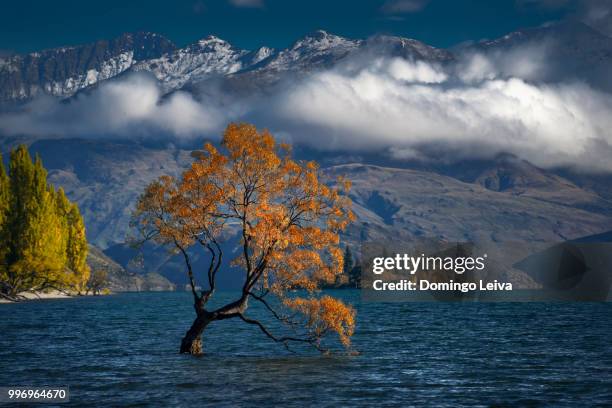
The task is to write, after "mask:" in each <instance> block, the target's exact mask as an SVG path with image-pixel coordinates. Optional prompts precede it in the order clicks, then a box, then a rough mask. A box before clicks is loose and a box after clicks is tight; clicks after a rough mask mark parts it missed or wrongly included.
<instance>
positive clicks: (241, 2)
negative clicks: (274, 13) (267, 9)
mask: <svg viewBox="0 0 612 408" xmlns="http://www.w3.org/2000/svg"><path fill="white" fill-rule="evenodd" d="M229 3H230V4H231V5H232V6H234V7H244V8H262V7H263V6H264V2H263V0H229Z"/></svg>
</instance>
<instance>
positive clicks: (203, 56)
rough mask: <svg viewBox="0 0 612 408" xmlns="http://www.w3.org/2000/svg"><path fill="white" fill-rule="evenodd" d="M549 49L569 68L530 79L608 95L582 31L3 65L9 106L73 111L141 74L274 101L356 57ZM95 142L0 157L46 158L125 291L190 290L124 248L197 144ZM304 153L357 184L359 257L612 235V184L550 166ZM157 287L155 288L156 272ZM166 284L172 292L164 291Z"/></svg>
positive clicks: (313, 39)
mask: <svg viewBox="0 0 612 408" xmlns="http://www.w3.org/2000/svg"><path fill="white" fill-rule="evenodd" d="M541 44H547V47H546V50H547V54H546V58H550V59H551V60H559V61H564V63H562V64H553V66H555V67H557V68H555V69H554V70H549V71H546V72H534V73H531V74H532V78H531V80H533V81H540V82H554V81H559V80H562V79H564V78H579V79H581V80H584V81H586V82H589V83H591V84H593V86H597V87H598V88H599V89H602V90H604V91H606V90H609V89H607V88H608V87H609V86H610V85H609V84H610V83H612V81H610V80H609V79H612V78H611V77H610V75H611V74H610V73H611V72H612V39H611V38H609V37H607V36H605V35H603V34H601V33H599V32H597V31H595V30H593V29H591V28H590V27H588V26H586V25H583V24H579V23H563V24H557V25H550V26H546V27H539V28H535V29H527V30H520V31H517V32H514V33H510V34H508V35H506V36H504V37H502V38H499V39H496V40H483V41H479V42H476V43H472V44H463V45H460V46H457V47H455V48H452V49H439V48H435V47H432V46H429V45H427V44H424V43H422V42H419V41H417V40H413V39H407V38H400V37H393V36H383V35H378V36H374V37H371V38H369V39H363V40H361V39H347V38H343V37H339V36H336V35H333V34H330V33H327V32H325V31H317V32H314V33H312V34H309V35H307V36H306V37H304V38H302V39H299V40H297V41H296V42H294V43H293V44H292V45H291V46H290V47H288V48H286V49H282V50H274V49H272V48H268V47H261V48H259V49H257V50H253V51H249V50H242V49H239V48H236V47H234V46H233V45H231V44H229V43H228V42H226V41H224V40H222V39H219V38H217V37H214V36H208V37H206V38H204V39H202V40H199V41H197V42H195V43H193V44H189V45H187V46H185V47H182V48H179V47H177V46H176V45H174V44H173V43H172V42H171V41H169V40H168V39H166V38H164V37H163V36H161V35H158V34H154V33H135V34H124V35H122V36H120V37H119V38H116V39H114V40H110V41H106V40H103V41H98V42H96V43H93V44H87V45H82V46H74V47H62V48H56V49H51V50H45V51H40V52H36V53H30V54H27V55H13V56H9V57H2V58H0V109H3V110H13V109H20V107H21V106H23V105H24V104H26V103H27V102H29V101H31V100H33V99H35V98H37V97H41V96H48V97H53V98H59V99H62V100H65V101H70V98H72V97H74V96H75V95H77V94H78V93H80V92H89V91H90V90H92V89H95V87H97V86H98V85H99V84H101V83H104V82H108V81H114V80H116V79H117V78H121V77H122V76H124V75H127V74H129V73H132V72H148V73H149V74H150V75H152V76H154V77H155V78H156V79H157V81H158V82H159V84H160V88H161V89H162V92H163V93H164V94H171V93H172V92H175V91H178V90H183V91H188V92H189V93H190V94H192V95H194V97H195V98H199V97H201V96H202V95H203V94H205V93H206V92H207V91H208V89H209V87H210V86H212V85H211V84H212V83H213V82H214V86H221V87H222V88H223V89H224V90H225V91H227V92H230V93H232V94H234V95H249V94H250V93H252V92H257V91H264V92H265V90H266V89H267V88H268V87H270V86H274V85H276V84H278V83H280V82H281V81H283V80H285V79H287V78H292V77H301V76H307V75H309V74H310V73H312V72H317V71H318V70H321V69H326V68H331V67H334V66H337V65H338V64H340V63H342V61H346V60H347V59H348V58H349V57H351V58H373V57H376V56H393V57H398V58H403V59H406V60H410V61H427V62H430V63H435V64H439V65H444V66H448V67H453V66H459V65H460V64H462V61H464V60H465V58H467V56H469V55H471V54H473V53H483V54H485V55H490V56H492V57H493V59H495V56H496V55H499V53H500V52H501V51H502V50H503V52H504V55H512V50H514V49H518V48H521V49H524V48H530V47H536V46H538V45H541ZM509 65H510V64H509ZM507 74H508V75H509V76H512V75H513V74H514V73H513V72H511V71H508V73H507ZM88 136H89V135H83V138H69V139H68V138H63V137H58V136H56V135H49V136H47V137H26V136H23V137H22V136H14V137H11V138H8V137H2V138H1V142H0V147H1V150H2V151H3V152H6V151H7V150H8V149H9V148H11V147H12V146H14V145H16V144H17V143H24V142H25V143H27V144H29V145H30V148H31V150H32V151H33V152H35V153H37V154H39V155H40V156H41V158H42V160H43V163H44V165H45V167H46V168H48V169H49V179H50V181H51V182H52V183H53V184H55V185H57V186H62V187H63V188H64V189H65V190H66V192H67V194H68V196H69V197H70V198H71V199H72V200H76V201H77V202H78V203H79V206H80V208H81V211H82V213H83V215H84V218H85V221H86V225H87V233H88V237H89V240H90V241H91V243H92V244H94V245H95V247H96V248H95V249H93V251H92V253H93V254H94V255H96V258H97V259H98V262H100V261H99V260H100V259H102V258H103V257H105V256H108V257H110V258H112V259H107V260H106V261H104V262H106V265H111V266H109V268H111V269H113V268H114V269H113V270H117V271H119V269H117V268H123V270H124V272H121V273H119V272H117V274H118V275H121V276H128V275H129V276H131V278H126V279H128V280H129V281H130V282H129V283H127V284H125V285H124V286H128V287H132V286H133V287H139V288H142V287H146V284H143V283H142V282H140V283H139V282H137V281H136V280H134V279H135V278H134V276H135V275H134V274H136V275H144V274H146V273H159V274H161V275H163V276H165V277H168V278H170V280H171V281H173V282H174V283H177V284H183V283H184V282H185V281H184V273H183V271H182V265H181V263H180V262H178V261H177V260H176V258H175V257H174V256H173V255H172V254H168V253H166V252H164V251H161V250H157V251H155V250H153V249H149V250H148V252H147V253H148V254H149V255H150V256H151V257H153V259H150V260H148V261H147V262H146V263H145V266H144V267H143V265H142V264H138V265H136V264H137V263H135V262H134V259H135V256H136V254H135V253H134V252H132V251H131V250H129V249H128V248H127V246H126V244H125V242H126V239H127V236H128V235H129V218H130V214H131V211H132V209H133V205H134V203H135V201H136V199H137V197H138V195H139V194H140V193H141V192H142V191H143V189H144V187H145V186H146V185H147V183H149V182H150V181H151V180H152V179H154V178H155V177H157V176H160V175H162V174H170V175H175V176H176V175H179V174H180V173H181V171H182V170H183V169H185V168H186V166H187V165H188V164H189V162H190V160H191V157H190V150H191V148H192V147H196V146H182V145H180V144H179V145H174V144H171V143H167V142H162V141H142V140H112V139H99V138H88ZM198 143H199V142H198ZM297 151H298V152H299V154H300V155H301V158H306V159H317V160H319V161H320V162H321V163H322V164H323V166H324V169H323V173H324V175H325V177H326V178H328V180H329V181H330V182H333V180H334V179H335V177H336V176H338V175H344V176H346V177H348V178H349V179H350V180H352V182H353V188H352V191H351V198H352V199H353V202H354V210H355V213H356V215H357V220H356V222H355V223H354V224H353V225H352V226H351V227H350V228H349V229H348V231H347V232H346V234H345V235H344V236H343V240H344V241H345V243H347V244H349V245H352V246H354V247H357V246H358V245H359V244H360V243H361V242H364V241H369V240H382V239H389V237H394V236H397V237H401V238H402V239H410V238H414V237H435V238H439V239H444V240H449V241H470V240H489V241H492V242H510V241H513V240H514V241H534V242H536V241H539V242H542V241H548V242H550V241H559V240H566V239H575V238H579V237H583V236H589V235H595V234H599V233H604V232H606V231H610V230H612V188H611V187H610V186H611V185H612V178H611V177H610V176H609V175H607V174H596V175H593V174H583V173H576V172H572V171H567V170H562V169H559V170H554V169H553V170H550V169H549V170H545V169H542V168H539V167H537V166H535V165H533V164H531V163H529V162H527V161H525V160H522V159H521V158H519V157H516V156H513V155H509V154H502V155H499V156H498V157H496V158H494V159H489V160H467V161H466V160H464V161H456V162H453V163H430V164H424V163H422V162H419V161H411V160H408V159H406V160H400V159H395V160H391V159H389V158H380V157H376V158H374V157H368V156H367V155H361V156H359V157H357V158H355V157H354V156H353V155H351V154H345V153H343V152H337V153H334V154H333V155H331V156H332V157H330V154H324V153H321V152H315V151H306V150H303V151H300V149H299V148H298V149H297ZM98 248H99V250H98ZM101 251H104V252H101ZM112 262H116V264H112ZM115 265H116V266H115ZM126 274H127V275H126ZM130 274H132V275H130ZM151 279H152V281H153V282H156V279H157V275H155V276H152V278H151ZM157 282H158V281H157ZM117 285H118V286H121V284H117ZM152 285H153V286H155V284H152ZM156 287H167V283H166V282H162V283H161V284H159V285H157V286H156Z"/></svg>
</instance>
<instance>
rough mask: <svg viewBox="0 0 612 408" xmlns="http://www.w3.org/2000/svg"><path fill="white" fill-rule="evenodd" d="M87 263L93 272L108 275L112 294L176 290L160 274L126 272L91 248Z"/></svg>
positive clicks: (99, 251) (97, 250) (94, 248)
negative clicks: (101, 272)
mask: <svg viewBox="0 0 612 408" xmlns="http://www.w3.org/2000/svg"><path fill="white" fill-rule="evenodd" d="M87 263H88V264H89V266H90V268H91V269H92V271H96V270H103V271H105V272H106V273H107V279H108V286H107V287H108V289H110V290H111V291H112V292H143V291H165V290H175V289H176V286H175V285H174V284H172V283H171V282H170V281H168V279H166V278H164V277H163V276H161V275H160V274H158V273H147V274H144V275H138V274H136V273H131V272H128V271H126V270H125V269H124V268H123V267H122V266H120V265H119V264H118V263H116V262H115V261H113V260H112V259H110V258H109V257H108V256H106V255H105V254H104V252H102V251H101V250H100V249H98V248H96V247H95V246H92V245H90V246H89V254H88V257H87Z"/></svg>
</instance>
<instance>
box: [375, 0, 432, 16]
mask: <svg viewBox="0 0 612 408" xmlns="http://www.w3.org/2000/svg"><path fill="white" fill-rule="evenodd" d="M427 3H429V0H387V1H385V3H384V4H383V5H382V7H381V11H382V12H383V13H385V14H405V13H416V12H419V11H421V10H423V9H424V8H425V6H427Z"/></svg>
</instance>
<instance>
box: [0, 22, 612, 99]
mask: <svg viewBox="0 0 612 408" xmlns="http://www.w3.org/2000/svg"><path fill="white" fill-rule="evenodd" d="M515 51H516V52H515ZM523 51H526V53H525V52H523ZM513 52H514V53H513ZM529 52H531V54H529ZM473 53H482V54H484V55H488V56H489V57H490V58H492V59H493V60H497V62H498V63H499V65H500V67H499V69H500V70H502V71H503V70H504V69H507V70H508V71H509V72H508V75H514V74H516V72H514V71H512V69H513V66H516V65H517V64H518V65H521V66H523V65H526V66H529V65H530V64H523V63H520V64H519V63H516V58H519V57H521V58H528V59H533V58H535V59H540V60H546V61H553V62H555V63H551V64H546V65H547V66H548V67H547V69H546V70H545V72H537V73H534V74H533V77H532V78H526V79H530V80H542V81H557V80H562V79H565V78H568V77H570V78H579V79H581V80H584V81H587V82H591V83H592V84H596V85H597V86H601V87H602V88H603V89H608V88H610V89H612V85H610V84H612V81H611V79H612V74H610V72H612V38H610V37H607V36H605V35H603V34H601V33H599V32H598V31H596V30H594V29H592V28H590V27H588V26H586V25H584V24H582V23H570V22H565V23H560V24H555V25H548V26H544V27H537V28H530V29H524V30H519V31H515V32H513V33H509V34H507V35H505V36H503V37H500V38H498V39H495V40H485V41H480V42H477V43H474V44H471V45H467V46H461V47H456V48H453V49H451V50H446V49H440V48H435V47H432V46H430V45H427V44H425V43H422V42H420V41H417V40H414V39H409V38H401V37H394V36H388V35H376V36H373V37H371V38H368V39H365V40H362V39H348V38H344V37H340V36H337V35H334V34H331V33H328V32H325V31H322V30H319V31H315V32H313V33H311V34H308V35H306V36H305V37H303V38H301V39H299V40H297V41H295V42H294V43H293V44H292V45H291V46H289V47H288V48H286V49H283V50H278V51H277V50H274V49H272V48H269V47H265V46H263V47H261V48H259V49H257V50H253V51H248V50H243V49H240V48H237V47H235V46H233V45H232V44H230V43H228V42H227V41H224V40H222V39H220V38H217V37H215V36H208V37H206V38H204V39H202V40H199V41H197V42H195V43H192V44H189V45H187V46H186V47H184V48H177V47H176V46H175V45H174V44H173V43H172V42H170V41H169V40H167V39H166V38H164V37H163V36H161V35H158V34H154V33H136V34H124V35H122V36H120V37H118V38H116V39H114V40H110V41H105V40H101V41H97V42H95V43H92V44H87V45H82V46H75V47H64V48H56V49H51V50H46V51H41V52H37V53H31V54H27V55H14V56H10V57H5V58H0V106H4V107H6V106H11V105H13V104H15V103H20V102H25V101H28V100H31V99H32V98H34V97H36V96H38V95H41V94H46V95H52V96H56V97H60V98H66V97H70V96H72V95H74V94H75V93H77V92H78V91H80V90H82V89H85V88H87V87H90V86H92V85H95V84H98V83H99V82H101V81H105V80H109V79H112V78H114V77H116V76H118V75H120V74H123V73H126V72H133V71H145V72H151V73H152V74H153V75H154V76H155V77H156V78H157V79H158V80H159V82H160V84H161V87H162V90H163V91H164V92H166V93H167V92H172V91H175V90H177V89H182V88H187V89H189V90H192V91H193V90H194V89H197V88H198V86H199V85H201V84H202V83H204V82H206V81H207V80H209V79H211V78H219V77H221V78H226V79H228V80H229V81H228V83H229V88H230V89H234V90H236V89H239V90H241V91H242V92H250V91H251V90H253V89H258V88H262V87H265V86H267V85H269V84H273V83H276V82H277V81H278V80H279V79H281V78H282V77H283V76H284V75H290V74H293V75H295V74H297V75H304V74H308V73H310V72H313V71H316V70H320V69H326V68H331V67H334V66H335V65H336V64H338V63H339V62H341V61H343V60H344V59H346V58H347V57H350V56H360V55H362V56H365V57H366V58H370V57H399V58H404V59H407V60H413V61H414V60H424V61H429V62H435V63H438V64H452V63H454V62H456V61H461V59H462V58H463V57H465V56H466V55H467V56H469V55H470V54H473ZM515 57H516V58H515ZM504 58H505V59H504ZM508 58H509V59H510V60H508ZM519 62H520V61H519ZM536 74H537V75H536ZM608 90H609V89H608Z"/></svg>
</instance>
